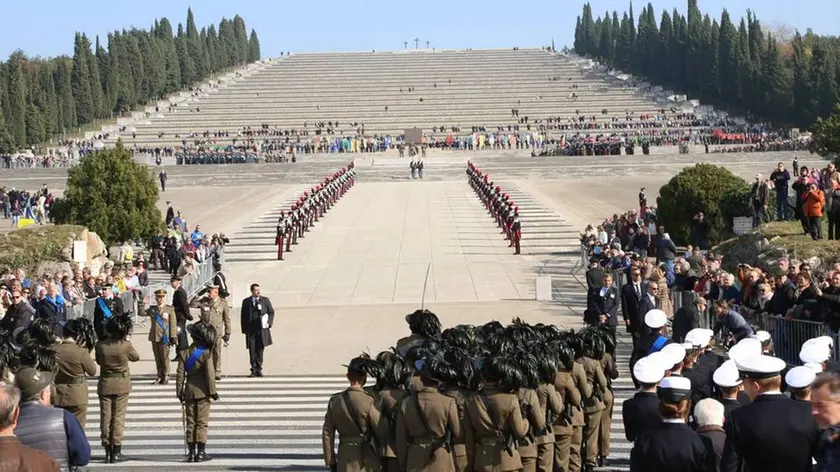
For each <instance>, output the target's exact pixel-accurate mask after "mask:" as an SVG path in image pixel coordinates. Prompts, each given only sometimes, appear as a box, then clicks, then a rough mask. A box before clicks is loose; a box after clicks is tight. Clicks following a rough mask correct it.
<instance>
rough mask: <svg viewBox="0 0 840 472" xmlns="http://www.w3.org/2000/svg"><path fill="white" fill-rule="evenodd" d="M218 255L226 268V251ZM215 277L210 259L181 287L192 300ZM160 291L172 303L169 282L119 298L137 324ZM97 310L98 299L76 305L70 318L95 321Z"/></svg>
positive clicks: (182, 283) (141, 288)
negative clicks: (153, 295)
mask: <svg viewBox="0 0 840 472" xmlns="http://www.w3.org/2000/svg"><path fill="white" fill-rule="evenodd" d="M218 254H219V262H221V264H222V266H223V267H224V258H225V256H224V251H219V252H218ZM215 277H216V271H215V269H213V258H212V257H208V258H207V259H206V260H205V261H204V262H202V263H200V264H198V266H197V267H196V269H195V272H193V273H192V274H191V275H189V276H185V277H184V278H183V279H182V280H181V287H182V288H183V289H184V291H185V292H187V298H191V297H193V296H195V295H196V294H197V293H198V292H200V291H201V289H202V288H204V287H205V286H206V285H208V284H210V283H212V282H213V279H214V278H215ZM159 289H164V290H166V293H167V300H168V301H169V303H171V300H172V293H173V292H174V290H173V289H172V286H171V285H170V284H169V283H168V282H158V283H155V284H152V285H147V286H145V287H139V288H137V289H135V290H130V291H127V292H122V293H120V294H118V295H117V297H119V298H120V299H121V300H122V302H123V307H124V308H125V310H126V311H127V312H130V313H132V317H133V318H134V321H135V323H136V322H137V317H138V316H139V314H140V313H141V312H142V310H143V309H144V308H145V307H146V306H148V305H150V304H151V303H152V298H153V297H152V294H153V293H154V292H155V291H157V290H159ZM95 310H96V299H95V298H94V299H91V300H85V302H84V303H81V304H78V305H74V306H73V307H72V309H71V310H70V311H69V312H68V318H80V317H85V318H88V319H90V320H93V313H94V311H95Z"/></svg>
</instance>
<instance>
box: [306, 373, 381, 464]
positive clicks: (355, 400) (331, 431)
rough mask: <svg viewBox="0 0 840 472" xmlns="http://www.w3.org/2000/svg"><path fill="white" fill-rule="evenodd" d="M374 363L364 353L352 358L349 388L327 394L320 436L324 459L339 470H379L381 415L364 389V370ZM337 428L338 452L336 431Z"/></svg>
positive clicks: (348, 376)
mask: <svg viewBox="0 0 840 472" xmlns="http://www.w3.org/2000/svg"><path fill="white" fill-rule="evenodd" d="M371 363H373V364H375V361H372V360H371V359H370V358H369V357H367V356H359V357H356V358H353V360H351V361H350V363H349V364H348V365H347V366H346V367H347V380H348V381H349V382H350V387H349V388H347V389H346V390H344V391H342V392H339V393H336V394H334V395H332V396H331V397H330V400H329V402H328V403H327V413H326V414H325V415H324V428H323V432H322V435H321V439H322V443H323V447H324V462H325V463H326V465H327V466H328V467H330V468H332V470H337V471H338V472H378V471H379V470H381V462H380V457H379V455H380V453H379V447H378V445H379V444H384V443H385V441H384V438H382V437H381V436H380V434H381V431H382V430H381V428H380V426H379V421H380V415H379V410H377V409H376V405H375V400H374V398H373V397H372V396H371V395H369V394H368V393H367V392H365V390H364V386H365V383H366V382H367V375H368V374H367V371H368V370H370V369H371ZM336 431H338V434H339V443H338V454H337V455H336V453H335V433H336Z"/></svg>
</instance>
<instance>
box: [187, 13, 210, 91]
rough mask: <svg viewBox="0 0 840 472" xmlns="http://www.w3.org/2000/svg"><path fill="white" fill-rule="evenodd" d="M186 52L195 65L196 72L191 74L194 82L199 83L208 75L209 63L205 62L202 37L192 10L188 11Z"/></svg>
mask: <svg viewBox="0 0 840 472" xmlns="http://www.w3.org/2000/svg"><path fill="white" fill-rule="evenodd" d="M186 48H187V49H186V52H187V55H188V56H189V57H190V60H191V61H192V63H193V67H194V72H193V73H192V74H191V78H192V80H191V81H190V83H192V82H196V81H199V80H201V79H203V78H204V77H206V75H207V63H206V61H205V60H204V48H203V47H202V44H201V37H200V36H199V34H198V29H197V28H196V27H195V17H193V12H192V9H191V8H189V9H187V35H186Z"/></svg>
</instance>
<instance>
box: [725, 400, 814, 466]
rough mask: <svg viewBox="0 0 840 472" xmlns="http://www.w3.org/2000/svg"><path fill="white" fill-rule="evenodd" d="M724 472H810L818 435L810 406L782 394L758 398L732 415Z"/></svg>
mask: <svg viewBox="0 0 840 472" xmlns="http://www.w3.org/2000/svg"><path fill="white" fill-rule="evenodd" d="M724 430H725V431H726V445H725V446H724V449H723V458H722V459H721V463H720V470H721V472H736V471H738V470H747V471H749V472H759V471H761V472H773V471H778V472H807V471H810V470H811V457H813V455H814V454H815V453H816V448H817V444H818V442H819V432H818V430H817V426H816V424H815V423H814V419H813V417H812V416H811V406H810V404H808V403H805V402H795V401H793V400H791V399H790V398H788V397H787V396H785V395H782V394H775V395H774V394H770V395H768V394H764V395H759V396H758V398H756V399H755V401H754V402H753V403H751V404H749V405H744V406H742V407H740V408H738V409H736V410H735V411H733V412H732V413H731V414H730V421H728V422H727V423H726V424H725V425H724Z"/></svg>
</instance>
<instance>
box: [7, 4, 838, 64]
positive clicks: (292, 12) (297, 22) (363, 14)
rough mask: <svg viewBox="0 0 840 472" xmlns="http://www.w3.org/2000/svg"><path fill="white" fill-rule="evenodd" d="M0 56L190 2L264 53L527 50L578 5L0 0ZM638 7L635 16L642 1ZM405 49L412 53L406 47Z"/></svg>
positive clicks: (834, 8)
mask: <svg viewBox="0 0 840 472" xmlns="http://www.w3.org/2000/svg"><path fill="white" fill-rule="evenodd" d="M3 3H4V5H3V7H2V17H3V20H4V21H3V26H2V34H0V57H2V58H6V57H8V55H9V54H10V53H11V52H12V51H14V50H16V49H22V50H23V51H24V52H26V53H27V54H28V55H30V56H36V55H39V56H54V55H59V54H72V52H73V34H74V32H75V31H83V32H85V33H87V34H88V35H89V36H90V37H91V39H93V37H94V36H96V35H97V34H98V35H100V36H101V37H102V38H103V39H104V38H105V35H106V34H107V33H108V31H111V30H114V29H122V28H130V27H132V26H136V27H139V28H147V27H148V26H149V25H151V24H152V22H153V21H154V19H155V18H158V17H163V16H166V17H168V18H169V20H170V21H171V22H172V23H173V27H175V26H177V24H178V23H179V22H185V21H186V11H187V7H189V6H193V10H194V13H195V16H196V22H197V24H198V26H199V28H200V27H201V26H203V25H208V24H210V23H218V21H219V20H220V19H221V18H222V17H223V16H227V17H232V16H233V15H235V14H237V13H238V14H240V15H241V16H242V17H243V18H244V19H245V22H246V24H247V25H248V28H249V29H250V28H255V29H256V30H257V33H258V35H259V37H260V43H261V46H262V52H263V55H264V56H276V55H279V54H280V52H281V51H292V52H307V51H365V50H371V49H377V50H393V49H401V48H402V47H403V44H402V43H403V41H412V40H413V39H414V38H419V39H420V40H421V47H422V46H424V45H425V44H424V43H425V41H427V40H428V41H430V42H431V46H432V47H438V48H474V49H478V48H491V47H505V48H506V47H512V46H520V47H535V46H541V45H547V44H550V42H551V38H552V37H554V39H555V44H556V45H557V47H558V48H559V47H560V46H562V45H571V43H572V40H573V38H574V26H575V17H576V16H577V15H578V14H579V13H580V11H581V8H582V5H583V3H582V2H577V1H571V2H570V1H568V0H553V1H551V0H534V1H531V2H524V3H518V2H514V3H511V2H506V1H501V0H483V1H474V0H470V1H467V0H461V1H440V0H425V1H419V2H398V1H396V0H391V1H387V2H386V1H384V0H345V1H343V2H338V1H330V0H322V1H307V2H304V1H299V0H297V1H296V0H286V1H282V0H261V1H257V0H239V1H231V0H202V1H201V2H197V1H193V2H189V1H183V0H165V1H164V0H142V1H136V0H122V1H116V2H115V1H113V0H109V1H104V0H77V1H58V0H43V1H38V2H36V3H35V4H32V3H29V2H18V1H6V2H3ZM590 3H591V4H592V9H593V11H594V12H595V13H596V14H599V15H600V14H603V12H604V11H606V10H618V11H619V13H621V12H622V11H624V10H625V9H626V8H627V5H628V2H627V1H624V0H594V1H591V2H590ZM652 3H653V6H654V8H655V9H656V11H657V21H658V17H659V15H660V12H661V10H662V9H668V10H669V11H670V10H671V9H673V8H674V7H675V6H676V7H677V8H679V10H680V11H682V12H684V11H685V4H686V2H685V1H673V0H667V1H656V2H652ZM646 4H647V3H644V4H642V3H636V4H635V12H636V15H638V14H639V12H640V11H641V8H642V6H643V5H646ZM699 4H700V9H701V11H703V12H704V13H710V14H713V15H714V16H716V17H719V16H720V11H721V9H722V8H723V6H724V5H725V6H726V7H727V8H728V10H729V12H730V14H731V15H733V16H736V17H740V16H741V15H743V14H744V12H745V11H746V10H747V9H748V8H751V9H752V10H753V11H754V12H756V14H757V15H758V18H759V19H760V20H761V21H762V22H763V23H764V24H774V23H781V24H785V25H787V26H790V27H792V28H798V29H801V30H805V29H806V28H809V27H810V28H812V29H813V30H814V31H815V32H817V33H820V34H833V35H837V34H839V33H840V22H838V21H837V19H838V18H840V1H837V0H801V1H791V0H762V1H757V0H753V1H743V0H728V1H723V0H699ZM409 47H414V45H413V42H412V43H411V45H410V46H409Z"/></svg>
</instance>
